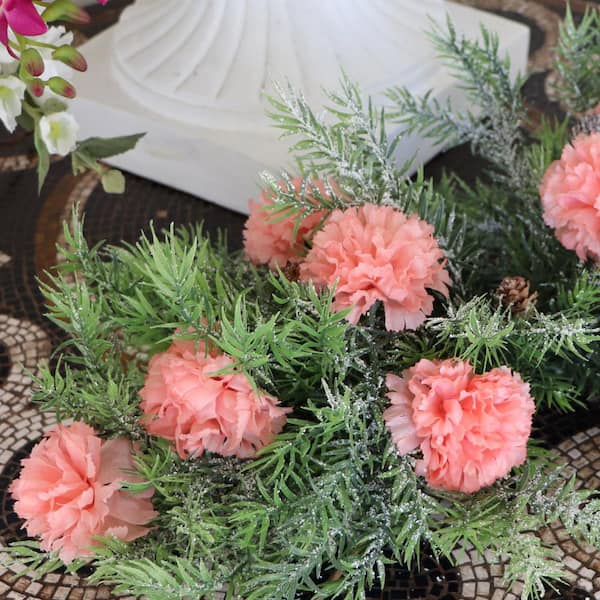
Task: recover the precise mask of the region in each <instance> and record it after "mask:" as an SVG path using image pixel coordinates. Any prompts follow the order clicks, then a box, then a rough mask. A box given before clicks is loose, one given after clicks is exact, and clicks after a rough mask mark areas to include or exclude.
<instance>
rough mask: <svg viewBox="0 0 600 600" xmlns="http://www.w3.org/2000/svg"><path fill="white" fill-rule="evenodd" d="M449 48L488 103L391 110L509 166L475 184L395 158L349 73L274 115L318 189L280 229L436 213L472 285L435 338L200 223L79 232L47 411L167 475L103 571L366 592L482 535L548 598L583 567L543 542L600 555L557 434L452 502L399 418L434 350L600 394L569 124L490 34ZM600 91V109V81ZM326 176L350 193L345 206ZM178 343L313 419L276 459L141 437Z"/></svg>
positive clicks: (50, 298) (482, 542)
mask: <svg viewBox="0 0 600 600" xmlns="http://www.w3.org/2000/svg"><path fill="white" fill-rule="evenodd" d="M596 18H597V17H596V16H589V15H588V16H587V17H586V18H585V19H584V21H583V23H582V24H581V25H580V28H579V29H578V28H576V27H575V26H574V25H572V24H569V22H568V21H567V25H566V26H565V27H564V28H563V30H562V36H561V42H560V44H561V46H560V47H561V54H560V56H564V57H569V56H575V54H574V53H575V50H576V48H577V47H579V46H578V44H580V43H582V40H583V39H587V37H586V36H589V35H591V34H590V33H589V31H587V29H586V28H589V27H590V25H589V23H590V19H596ZM434 39H435V42H436V46H437V48H438V50H440V52H441V53H442V54H443V56H444V57H445V59H446V60H447V61H449V62H450V63H451V64H452V65H454V67H455V69H454V71H455V73H456V75H457V76H458V77H459V78H460V79H461V81H462V82H463V83H464V86H465V89H466V90H467V92H468V94H469V95H470V97H471V98H472V100H473V102H475V103H476V105H477V106H478V111H477V112H476V113H465V114H462V115H455V114H454V113H453V111H452V108H451V106H449V105H441V104H439V103H436V102H431V98H430V97H429V96H428V97H426V98H424V99H416V98H413V97H411V96H410V95H409V94H408V92H406V91H405V90H394V91H392V92H391V93H390V96H391V98H392V99H393V100H394V102H396V104H397V110H396V109H395V110H393V111H392V112H391V113H390V115H389V118H393V119H394V120H399V121H401V122H402V123H405V124H406V126H407V127H408V128H409V129H410V130H419V131H421V132H424V133H426V134H428V135H431V136H433V137H434V138H435V139H436V140H438V141H440V142H444V143H445V144H447V145H449V144H455V143H461V142H465V141H469V142H470V143H471V146H472V149H473V151H474V152H476V153H479V154H481V155H483V157H484V158H486V159H487V160H488V161H489V164H490V173H489V176H486V177H484V178H482V179H481V180H480V181H478V182H477V183H475V184H474V185H473V186H469V185H467V184H466V183H465V182H463V181H461V180H460V179H459V178H458V177H457V176H455V175H448V176H446V177H445V178H444V179H443V180H442V181H441V182H439V183H438V184H435V185H434V184H433V183H432V182H431V181H428V180H426V179H425V178H424V176H423V173H422V172H419V173H418V174H417V175H416V176H415V177H413V178H412V179H409V178H408V177H407V173H408V168H409V167H408V165H405V166H404V167H401V168H399V167H398V166H397V165H396V163H395V160H394V151H395V146H396V143H397V142H396V141H395V140H389V139H388V137H387V135H386V132H385V125H386V118H388V117H387V116H386V114H385V112H384V111H383V110H382V109H380V108H376V107H375V106H374V105H373V104H371V103H370V102H366V103H365V102H364V101H363V99H362V95H361V94H360V92H359V90H358V89H357V88H356V86H354V85H353V84H352V83H350V82H348V81H347V80H346V79H344V80H343V82H342V85H341V89H340V91H339V92H338V93H336V94H333V95H331V101H332V108H331V110H330V111H329V113H328V115H326V116H318V115H317V114H316V113H315V112H313V111H312V110H311V108H310V107H309V106H307V104H306V102H305V101H304V100H303V98H302V97H301V96H299V95H297V94H296V93H294V91H293V90H291V89H285V90H281V97H279V98H277V99H274V100H273V118H274V121H275V123H276V125H277V126H279V127H280V128H282V130H283V131H284V132H285V133H288V134H290V135H293V136H295V137H294V142H295V149H294V152H295V155H296V157H297V158H298V168H299V170H300V172H301V173H302V175H303V177H304V184H303V189H302V191H301V193H300V194H298V193H296V192H295V191H294V188H293V186H292V183H291V180H290V178H289V176H287V175H284V176H283V180H284V182H287V183H284V184H283V185H280V184H279V180H274V179H272V178H270V177H266V178H265V181H266V183H267V185H269V186H270V187H271V190H272V193H273V195H274V198H275V204H274V206H273V208H272V211H273V218H277V216H278V215H279V216H281V215H290V214H296V215H301V214H306V212H310V211H314V210H323V209H325V210H330V209H333V208H335V207H341V206H346V207H347V206H348V205H352V204H353V203H354V204H359V203H364V202H367V201H368V202H373V203H378V204H388V205H392V206H394V207H397V208H399V209H402V210H403V211H405V212H408V213H417V214H418V215H419V216H420V217H422V218H423V219H426V220H427V221H428V222H430V223H431V224H432V225H433V227H434V229H435V233H436V237H437V238H438V240H439V241H440V244H441V245H442V247H443V249H444V251H445V253H446V255H447V256H448V267H449V269H450V272H451V274H452V279H453V287H452V291H451V296H450V298H449V300H448V301H445V300H443V299H442V298H440V299H438V301H437V303H436V310H435V314H434V315H433V317H432V318H431V319H429V320H428V321H427V323H426V324H425V326H423V327H421V328H420V329H419V330H417V331H412V332H388V331H386V330H385V328H384V326H383V314H382V310H381V307H379V306H375V307H374V308H373V309H372V310H371V311H370V312H369V313H368V314H367V315H366V316H365V317H364V319H363V321H362V322H361V323H360V324H359V325H357V326H353V325H349V324H348V323H347V321H346V320H345V319H344V316H345V315H344V313H336V312H335V311H333V310H332V301H333V295H334V290H330V291H324V292H319V291H317V290H315V289H314V288H313V287H312V286H310V285H305V284H302V283H298V282H296V281H293V280H290V279H288V277H286V275H285V274H284V273H283V272H280V271H277V272H270V271H269V270H268V269H266V268H256V267H254V266H252V265H251V264H250V263H249V262H247V261H246V260H244V258H243V257H242V256H241V255H239V254H237V253H233V254H231V253H229V252H228V250H227V246H226V243H225V240H224V239H217V240H210V239H209V238H208V236H207V235H206V234H204V233H203V231H202V228H201V227H200V226H195V227H190V228H182V229H174V228H171V229H170V230H169V231H165V232H160V233H158V232H151V233H150V234H149V235H147V236H142V237H141V238H140V240H139V241H138V243H137V244H134V245H127V244H124V245H122V246H119V247H116V246H109V245H105V244H98V245H96V246H93V247H90V246H88V244H87V242H86V240H85V237H84V233H83V229H84V224H83V223H82V222H80V221H79V220H78V219H77V218H75V217H74V218H73V220H72V222H71V224H70V226H68V227H65V239H66V247H65V248H63V249H62V250H61V251H62V253H63V255H64V257H65V260H64V262H63V263H61V265H60V267H59V269H58V270H57V271H56V272H55V273H53V274H52V275H49V276H48V278H47V279H46V280H45V283H43V284H42V291H43V293H44V295H45V297H46V300H47V305H48V317H49V318H50V319H51V321H52V322H53V323H54V324H56V325H57V326H58V327H59V328H61V329H62V330H63V331H64V332H65V333H66V334H67V335H66V341H65V342H64V344H63V345H62V346H61V347H60V348H59V352H58V355H59V356H60V358H59V360H58V361H57V364H55V365H53V366H52V367H48V366H45V367H42V369H41V373H40V375H39V376H38V378H37V392H36V395H35V399H36V401H38V402H40V403H42V405H43V407H44V408H46V409H48V410H53V411H55V412H56V414H57V416H58V418H59V419H65V418H68V417H71V418H75V419H83V420H85V421H86V422H87V423H89V424H90V425H92V426H94V427H95V428H96V429H97V430H98V431H99V432H102V434H103V435H104V436H105V437H112V436H115V435H122V434H125V435H128V436H130V437H131V438H132V439H135V440H137V441H139V442H140V448H141V454H140V455H139V458H138V463H139V464H138V467H139V471H140V473H141V476H142V477H143V478H144V480H145V481H146V482H147V483H137V484H129V487H130V488H131V489H132V490H134V491H135V490H141V489H144V488H145V487H147V486H153V487H154V488H155V490H156V492H155V495H154V500H153V501H154V505H155V508H156V509H157V511H158V512H159V516H158V518H157V520H156V523H155V529H154V530H153V531H152V532H151V533H150V534H149V535H148V536H147V537H145V538H143V539H140V540H137V541H136V542H134V543H131V544H128V545H125V544H122V543H120V542H116V541H114V540H106V543H105V545H104V547H103V548H101V549H99V550H98V554H97V557H96V558H95V559H94V560H93V561H92V563H93V567H94V573H93V575H92V579H93V580H94V581H106V582H110V583H112V584H115V585H116V591H117V592H124V593H129V594H134V595H136V596H141V595H143V596H145V597H147V598H149V600H170V599H173V600H175V599H190V600H191V599H197V598H200V597H206V598H212V597H216V596H217V595H218V594H219V593H220V591H221V590H226V594H227V598H232V599H233V598H244V599H245V600H259V599H261V600H263V599H264V600H267V599H268V600H293V599H294V598H300V597H304V596H302V594H306V597H312V598H343V599H345V600H353V599H359V598H364V597H365V589H366V588H368V587H369V586H371V585H372V584H374V583H375V582H376V581H379V582H381V583H383V579H384V576H385V566H386V564H387V563H389V562H390V561H399V562H401V563H404V564H408V565H414V564H418V563H419V560H420V553H421V551H422V549H423V548H424V547H425V546H427V547H429V548H431V549H432V550H433V552H434V553H435V554H436V555H438V556H444V557H447V558H448V559H450V560H453V559H454V554H453V553H454V551H455V550H456V548H457V547H461V546H464V547H471V546H472V547H474V548H475V549H477V550H479V551H481V552H484V551H485V552H486V553H489V554H491V555H492V556H495V557H496V558H497V559H498V560H503V561H505V563H506V577H507V579H508V580H509V581H511V582H512V581H516V580H520V581H522V582H523V584H524V587H523V589H524V592H523V597H524V598H539V597H541V596H542V595H543V593H544V587H545V586H546V585H548V584H550V583H551V582H552V581H553V580H556V579H557V578H559V577H560V575H561V564H560V561H559V559H558V557H557V556H556V555H555V553H554V551H553V549H552V548H550V547H548V546H546V545H545V544H544V542H543V541H542V540H541V538H540V537H539V536H538V535H537V534H536V531H538V530H539V529H541V528H542V527H544V526H545V525H548V524H550V523H552V522H554V521H556V520H560V521H562V523H563V524H564V525H565V527H566V528H567V529H568V530H569V532H570V533H571V534H572V535H573V536H575V537H577V538H581V539H584V540H586V541H587V542H589V543H590V544H593V545H596V546H598V545H600V539H599V537H598V532H599V531H600V502H599V501H598V499H597V498H594V497H593V495H592V493H591V492H589V491H582V490H578V489H577V488H576V486H575V484H574V479H573V477H574V474H573V473H570V472H569V471H568V470H567V469H565V468H564V467H563V466H560V465H556V464H555V462H554V457H553V456H552V455H551V454H550V453H548V452H546V451H544V450H541V449H540V447H539V446H538V445H536V444H535V443H532V444H531V448H530V453H529V454H530V456H529V459H528V461H527V462H526V463H525V464H524V465H523V466H521V467H519V468H516V469H514V470H513V472H512V474H511V475H510V476H509V477H507V478H505V479H502V480H499V481H497V482H496V483H495V484H493V485H492V486H489V487H487V488H484V489H483V490H481V491H479V492H477V493H475V494H472V495H464V494H460V493H450V492H441V491H439V490H435V489H431V488H429V487H428V486H427V485H426V483H425V481H424V480H423V479H422V478H420V477H418V476H417V475H416V474H415V472H414V459H413V458H411V457H400V456H399V455H398V453H397V452H396V450H395V448H394V447H393V444H392V443H391V440H390V435H389V432H388V430H387V428H386V426H385V424H384V421H383V418H382V413H383V411H384V410H385V408H386V407H387V404H388V401H387V400H386V398H385V393H386V388H385V375H386V373H388V372H394V373H400V372H401V371H402V370H403V369H405V368H408V367H410V366H412V365H413V364H414V363H415V362H417V361H418V360H419V359H421V358H424V357H427V358H449V357H460V358H463V359H468V360H470V361H471V363H472V364H473V365H474V368H475V370H476V371H477V372H483V371H485V370H488V369H490V368H493V367H497V366H500V365H508V366H510V367H511V368H513V369H514V370H516V371H519V372H520V373H521V374H522V375H523V377H524V379H526V380H527V381H528V382H529V383H530V384H531V387H532V392H533V394H534V396H535V399H536V401H537V403H538V406H539V407H540V408H542V409H545V410H571V409H573V408H574V407H575V406H576V405H579V404H580V403H583V402H585V401H586V399H587V398H589V397H592V396H594V395H595V394H598V393H599V392H600V383H599V381H598V377H597V376H596V373H597V371H598V367H599V366H600V345H599V341H600V328H599V318H600V286H599V285H598V282H599V274H598V271H597V269H596V268H595V267H594V266H593V265H591V264H588V265H581V264H579V263H578V262H577V260H576V257H575V256H574V255H573V254H572V253H570V252H568V251H566V250H565V249H564V248H562V246H560V244H559V243H558V242H557V241H556V239H555V237H554V235H553V232H552V231H551V230H549V229H548V228H547V227H545V225H544V224H543V220H542V216H541V207H540V203H539V199H538V197H537V191H536V187H537V185H538V183H539V180H540V178H541V175H542V173H543V172H544V170H545V168H546V167H547V166H548V164H549V163H550V162H551V161H552V160H554V159H556V158H557V157H558V155H559V153H560V150H561V148H562V146H563V145H564V143H565V142H566V140H567V138H568V130H569V126H570V123H569V121H564V122H562V123H554V122H545V123H543V124H542V126H541V127H540V128H539V129H536V130H527V131H526V129H524V128H526V127H527V126H528V123H527V119H526V115H525V112H524V108H523V102H522V100H521V96H520V85H521V83H522V81H521V80H518V81H517V83H512V81H513V80H512V79H511V77H510V75H509V69H510V65H509V64H508V61H507V60H504V59H501V58H500V57H499V55H498V42H497V39H496V38H495V37H494V36H493V35H491V34H489V33H488V32H485V31H484V32H483V44H482V45H477V44H475V43H474V42H471V41H468V40H464V39H461V38H459V37H458V36H457V34H456V32H455V30H454V29H453V28H452V26H451V24H449V25H448V28H447V30H446V31H438V32H436V34H435V36H434ZM565 60H566V59H565ZM578 76H579V75H578V74H577V73H575V74H574V77H578ZM570 89H572V88H569V89H567V88H565V90H566V91H565V92H564V93H565V99H568V97H569V94H570V93H571V92H570V91H569V90H570ZM582 89H588V88H582ZM589 89H592V88H589ZM586 99H587V100H589V102H593V101H594V92H593V91H592V92H590V95H589V96H587V97H586ZM581 102H584V100H583V99H582V100H581ZM314 178H319V179H320V180H322V181H325V182H328V183H327V184H326V188H327V189H326V191H327V194H326V195H325V194H320V193H319V190H318V189H316V187H315V186H314V185H313V184H312V183H311V181H312V180H313V179H314ZM333 182H335V184H334V183H333ZM309 197H310V198H312V200H311V199H309ZM315 199H316V201H315ZM74 214H75V213H74ZM515 274H518V275H521V276H523V277H526V278H527V279H529V280H530V281H531V282H532V285H533V287H534V288H535V289H536V290H537V291H538V292H539V300H538V304H537V306H536V307H532V308H531V309H530V310H528V311H527V312H525V314H521V315H514V314H513V313H512V312H511V310H510V307H505V306H502V305H501V304H500V303H499V301H498V299H497V298H496V297H495V295H494V290H495V288H496V287H497V285H498V284H499V282H500V280H501V279H502V278H503V277H505V276H506V275H515ZM176 331H179V334H177V335H180V336H186V337H188V338H192V339H196V340H200V339H205V340H206V339H208V340H210V342H211V343H212V344H214V345H215V347H217V348H220V349H221V350H222V351H223V352H226V353H227V354H228V355H230V356H232V357H233V358H234V360H235V362H236V367H235V368H237V369H239V370H242V371H244V372H245V373H246V374H247V375H248V376H249V377H250V378H251V379H252V381H253V382H254V383H255V385H256V386H258V387H260V388H262V389H264V390H265V391H266V392H268V393H270V394H273V395H275V396H277V397H278V398H280V399H281V400H282V403H283V404H284V405H286V406H289V407H293V409H294V411H293V413H292V414H291V415H290V416H289V418H288V421H287V424H286V427H285V429H284V431H283V432H282V433H281V434H279V435H278V436H277V437H276V439H275V441H274V442H273V443H272V444H271V445H269V446H268V447H267V448H265V449H264V450H262V451H261V452H260V454H259V456H258V457H257V458H256V459H254V460H249V461H239V460H237V459H233V458H221V457H218V456H212V455H210V454H206V455H205V456H203V457H202V458H200V459H195V460H181V459H180V458H178V457H177V455H176V454H175V453H174V452H173V451H172V450H171V449H170V448H169V446H168V444H167V443H166V442H164V441H161V440H159V439H156V438H151V437H149V436H148V435H147V433H146V431H145V429H144V428H143V427H142V426H141V425H140V416H141V415H140V408H139V397H138V391H139V389H140V388H141V387H142V385H143V381H144V375H145V371H146V367H147V362H148V358H149V356H151V355H152V354H154V353H155V352H157V351H160V350H164V349H165V348H166V347H167V346H168V345H169V343H170V342H171V340H172V339H173V336H174V335H175V332H176ZM12 553H13V555H14V556H15V558H19V557H20V558H23V559H26V562H27V564H29V565H31V567H32V568H35V567H37V566H40V565H41V564H42V563H41V562H39V561H38V558H37V557H38V556H39V554H36V552H35V548H34V546H33V545H32V544H26V545H16V546H13V547H12ZM36 561H38V562H36ZM43 564H46V565H47V564H52V565H54V564H55V563H43Z"/></svg>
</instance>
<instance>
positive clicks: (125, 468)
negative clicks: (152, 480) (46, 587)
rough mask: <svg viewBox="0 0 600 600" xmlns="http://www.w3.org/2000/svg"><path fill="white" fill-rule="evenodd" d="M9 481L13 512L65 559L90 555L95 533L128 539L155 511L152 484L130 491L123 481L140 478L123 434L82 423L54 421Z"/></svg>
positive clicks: (139, 531) (141, 532) (138, 534)
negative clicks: (106, 435) (107, 435)
mask: <svg viewBox="0 0 600 600" xmlns="http://www.w3.org/2000/svg"><path fill="white" fill-rule="evenodd" d="M22 465H23V468H22V470H21V474H20V476H19V478H18V479H16V480H15V481H14V482H13V483H12V485H11V487H10V491H11V492H12V495H13V497H14V498H15V500H16V502H15V512H16V513H17V514H18V515H19V516H20V517H21V518H22V519H25V528H26V529H27V533H28V535H30V536H32V537H39V538H40V539H41V544H40V547H41V549H42V550H44V551H55V552H58V555H59V556H60V558H61V560H62V561H64V562H65V563H69V562H71V561H72V560H73V559H75V558H81V557H86V556H91V555H92V554H93V551H92V548H93V547H94V546H97V545H98V541H97V540H96V539H95V537H96V536H103V537H109V536H112V537H116V538H118V539H120V540H124V541H130V540H134V539H136V538H139V537H141V536H143V535H145V534H146V533H148V531H149V529H148V528H147V527H146V526H145V525H146V524H147V523H148V522H149V521H151V520H152V519H154V518H155V517H156V516H157V513H156V512H154V510H153V509H152V502H151V501H150V497H151V496H152V494H153V490H148V491H146V492H144V493H141V494H136V495H134V494H132V493H130V492H127V491H125V490H122V489H121V487H122V481H130V482H134V481H141V480H140V479H139V478H138V477H136V476H134V475H132V474H131V471H135V465H134V463H133V459H132V456H131V444H130V443H129V441H128V440H127V439H125V438H117V439H114V440H109V441H103V440H101V439H100V438H99V437H97V436H96V435H95V433H94V430H93V429H92V428H91V427H89V426H88V425H86V424H85V423H80V422H75V423H73V425H70V426H66V425H59V426H58V427H56V429H54V430H53V431H51V432H50V433H48V434H47V436H46V438H45V439H43V440H42V441H41V442H40V443H39V444H38V445H37V446H35V448H34V449H33V450H32V451H31V456H30V457H29V458H26V459H24V460H23V461H22Z"/></svg>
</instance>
